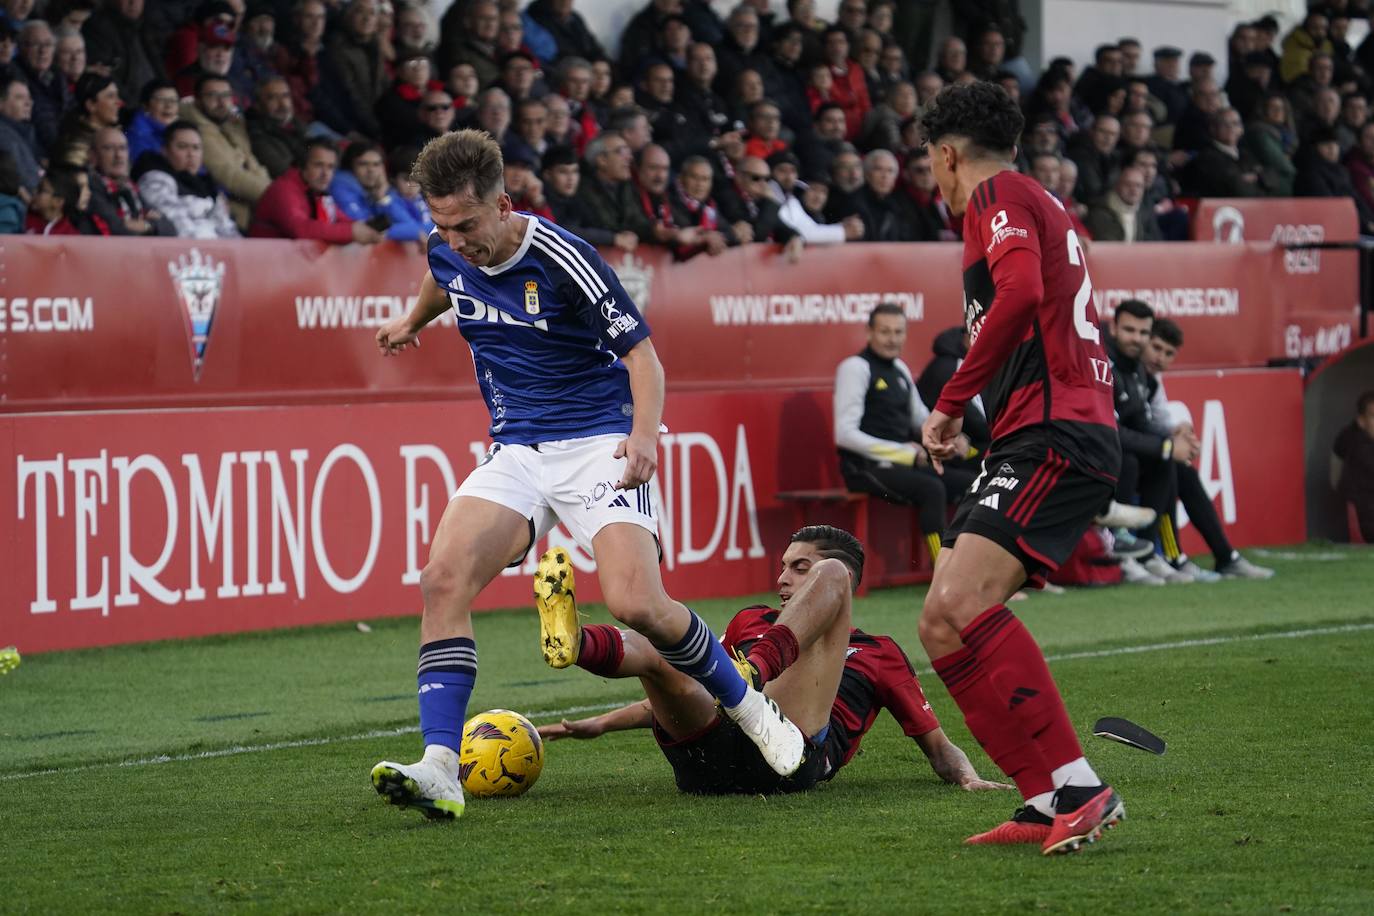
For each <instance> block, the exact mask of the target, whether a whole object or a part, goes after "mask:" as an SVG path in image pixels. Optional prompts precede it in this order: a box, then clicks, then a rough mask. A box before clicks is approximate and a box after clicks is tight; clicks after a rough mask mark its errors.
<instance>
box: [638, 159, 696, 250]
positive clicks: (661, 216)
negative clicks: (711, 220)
mask: <svg viewBox="0 0 1374 916" xmlns="http://www.w3.org/2000/svg"><path fill="white" fill-rule="evenodd" d="M671 168H672V162H671V160H670V159H669V157H668V151H667V150H665V149H664V148H663V147H661V146H659V145H658V144H657V143H650V144H649V145H648V146H646V147H644V148H643V149H641V150H640V151H639V152H638V153H637V154H636V155H635V169H634V174H633V176H632V177H631V181H632V182H633V183H634V189H635V193H636V194H637V195H638V196H639V205H640V208H641V209H642V210H643V211H644V215H645V216H647V217H649V219H651V220H653V222H654V239H655V241H659V242H661V243H662V244H664V245H667V246H668V247H669V248H671V249H672V250H673V254H674V255H676V256H677V258H678V259H679V260H686V259H687V258H690V257H691V256H692V255H694V254H696V253H698V252H699V251H700V250H701V248H700V246H701V242H702V233H701V230H700V229H698V228H696V227H692V226H688V227H686V228H679V227H678V222H677V219H678V217H677V213H676V212H675V211H674V207H673V200H672V197H671V196H670V195H669V193H668V176H669V174H670V170H671Z"/></svg>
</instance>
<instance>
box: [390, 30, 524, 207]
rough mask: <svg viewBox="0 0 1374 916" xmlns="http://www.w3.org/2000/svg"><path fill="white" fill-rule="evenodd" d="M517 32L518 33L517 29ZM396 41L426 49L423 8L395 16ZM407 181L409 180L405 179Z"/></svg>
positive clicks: (427, 39) (426, 35) (427, 32)
mask: <svg viewBox="0 0 1374 916" xmlns="http://www.w3.org/2000/svg"><path fill="white" fill-rule="evenodd" d="M511 15H513V16H514V17H515V22H516V24H517V25H519V22H520V14H519V13H512V14H511ZM501 24H502V28H504V27H505V17H504V16H503V17H502V23H501ZM517 31H520V30H519V29H517ZM396 41H397V42H398V43H399V44H401V45H403V46H405V47H407V48H428V47H429V44H430V38H429V16H427V15H426V14H425V11H424V8H423V7H419V6H407V7H405V8H404V9H402V10H401V11H400V12H398V13H397V14H396ZM518 47H520V44H519V42H517V43H516V44H515V46H514V47H511V48H503V49H502V50H506V51H514V50H515V48H518ZM406 180H407V181H409V179H406Z"/></svg>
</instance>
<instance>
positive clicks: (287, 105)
mask: <svg viewBox="0 0 1374 916" xmlns="http://www.w3.org/2000/svg"><path fill="white" fill-rule="evenodd" d="M258 111H260V112H262V114H264V115H265V116H266V117H267V119H268V120H269V121H271V122H272V123H273V124H285V123H287V122H288V121H290V120H291V116H292V115H293V114H295V111H294V110H293V107H292V102H291V87H290V86H288V85H287V84H286V80H284V79H281V78H276V79H269V80H265V81H264V82H262V83H261V84H259V85H258Z"/></svg>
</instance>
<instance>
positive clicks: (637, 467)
mask: <svg viewBox="0 0 1374 916" xmlns="http://www.w3.org/2000/svg"><path fill="white" fill-rule="evenodd" d="M615 457H617V458H624V459H625V472H624V473H623V474H622V475H621V477H620V483H618V484H616V485H615V488H616V489H617V490H633V489H634V488H635V487H637V486H639V485H641V484H645V483H648V482H649V481H650V480H652V479H653V476H654V471H656V470H658V434H657V433H655V434H653V435H652V436H636V435H634V433H631V434H630V437H629V438H628V439H621V440H620V444H619V445H618V446H616V449H615Z"/></svg>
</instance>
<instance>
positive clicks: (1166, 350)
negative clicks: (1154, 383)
mask: <svg viewBox="0 0 1374 916" xmlns="http://www.w3.org/2000/svg"><path fill="white" fill-rule="evenodd" d="M1177 356H1178V347H1176V346H1174V345H1173V344H1171V343H1165V342H1164V341H1163V340H1161V339H1160V338H1158V337H1151V338H1150V343H1149V345H1148V346H1146V347H1145V368H1146V369H1148V370H1149V371H1150V374H1151V375H1159V374H1160V373H1161V372H1168V371H1169V367H1170V366H1172V365H1173V364H1174V359H1175V357H1177Z"/></svg>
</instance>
